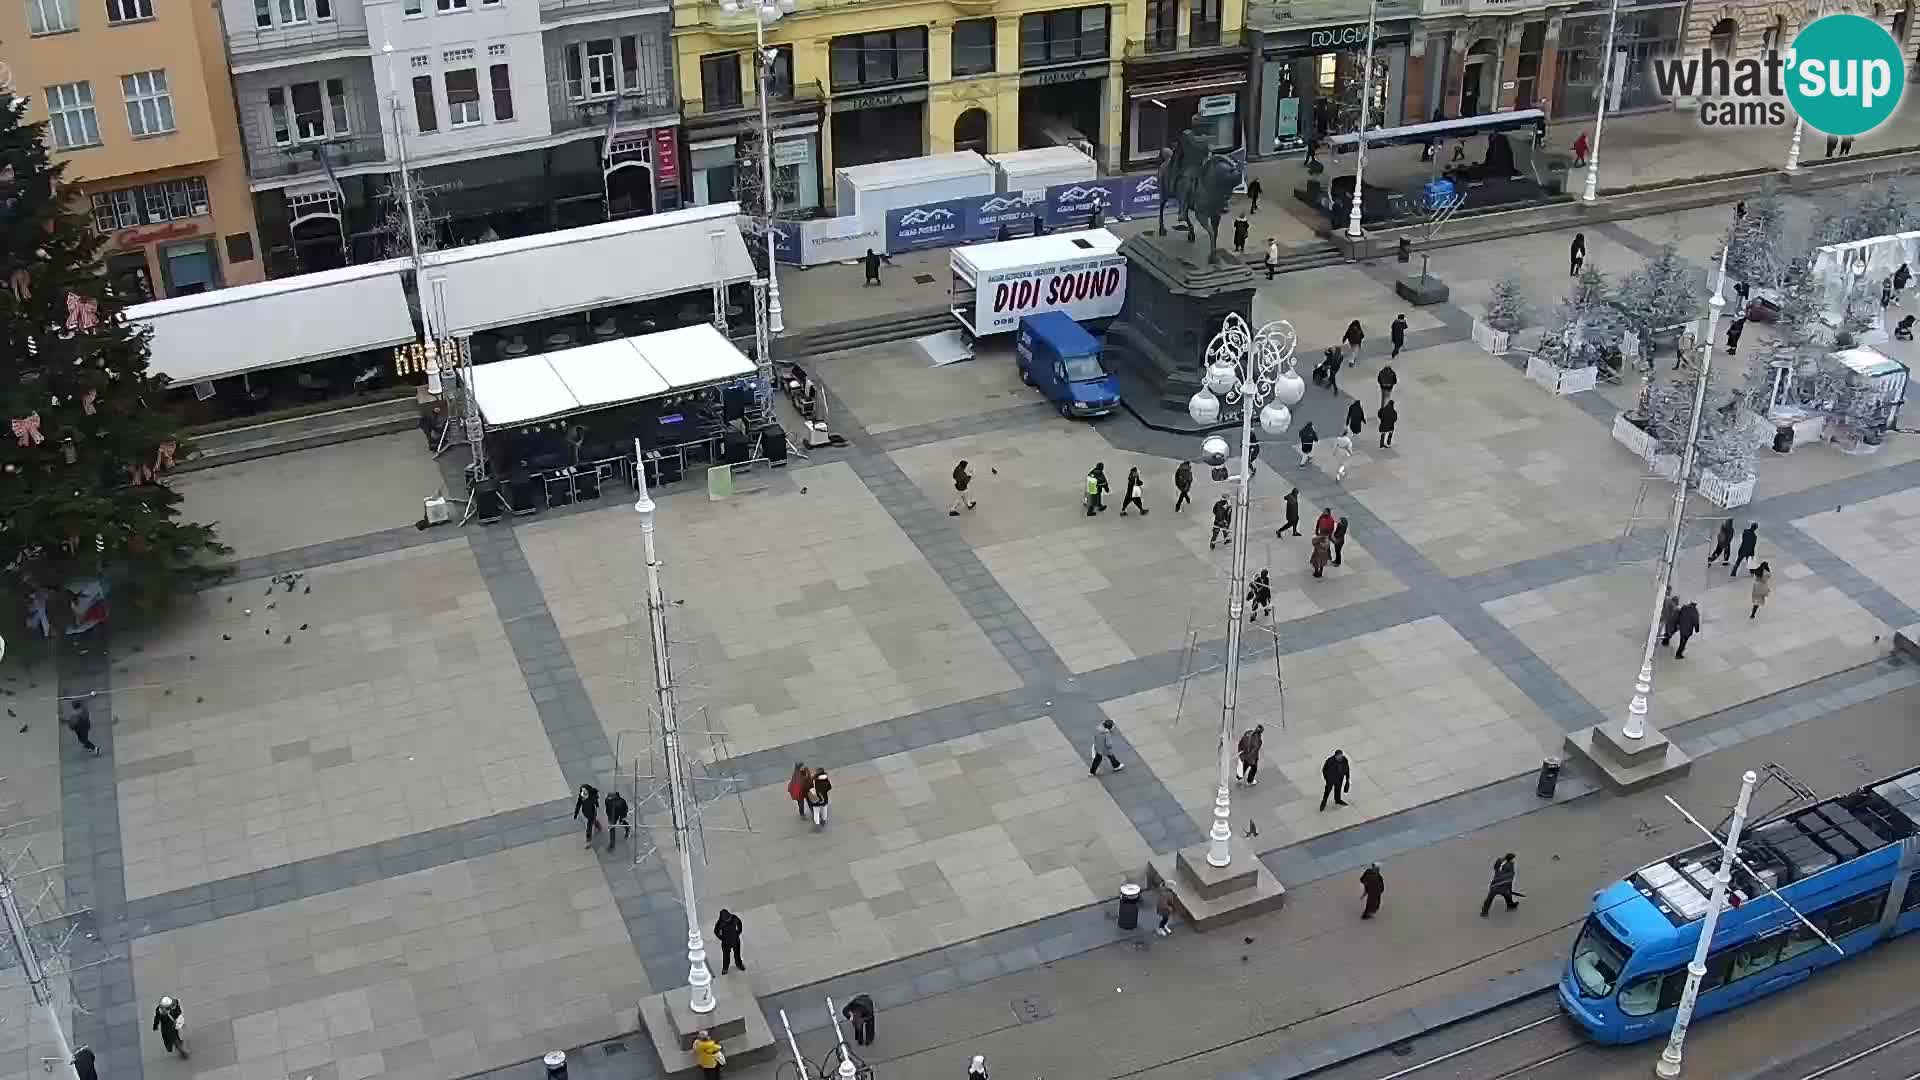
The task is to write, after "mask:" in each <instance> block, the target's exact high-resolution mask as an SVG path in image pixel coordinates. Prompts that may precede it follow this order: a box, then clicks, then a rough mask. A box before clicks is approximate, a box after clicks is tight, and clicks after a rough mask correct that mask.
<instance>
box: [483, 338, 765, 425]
mask: <svg viewBox="0 0 1920 1080" xmlns="http://www.w3.org/2000/svg"><path fill="white" fill-rule="evenodd" d="M753 370H754V368H753V361H751V360H749V359H747V356H746V354H745V353H742V352H741V351H740V350H739V349H736V348H734V346H733V343H732V342H730V341H728V340H727V339H726V338H725V337H723V336H722V335H721V333H720V331H718V330H716V329H714V328H713V326H712V325H711V324H708V323H702V324H700V325H699V326H687V327H682V328H680V329H678V330H663V331H661V332H660V333H657V334H645V335H642V336H640V337H631V338H623V339H621V340H619V341H603V342H597V343H595V344H592V345H582V346H579V347H578V348H573V349H562V350H561V351H559V352H554V353H547V354H546V355H544V356H522V357H518V358H516V359H513V360H500V361H496V362H494V363H491V364H480V365H477V366H476V367H475V368H474V369H473V393H474V398H475V399H476V400H477V401H478V402H479V404H480V416H481V418H482V419H484V420H485V421H486V422H487V424H488V425H489V426H491V427H507V426H511V425H513V424H524V423H528V422H530V421H534V420H544V419H547V418H549V417H555V416H564V415H567V414H569V413H576V412H585V411H587V410H589V409H601V408H606V407H607V406H610V405H621V404H625V403H627V402H630V401H645V400H647V399H648V398H655V397H661V396H663V395H666V394H670V393H675V392H677V391H681V390H691V389H693V388H695V387H700V386H711V385H714V384H716V383H724V382H730V381H732V380H734V379H740V378H744V377H746V376H748V375H751V374H753Z"/></svg>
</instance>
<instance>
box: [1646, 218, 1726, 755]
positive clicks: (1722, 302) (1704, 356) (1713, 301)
mask: <svg viewBox="0 0 1920 1080" xmlns="http://www.w3.org/2000/svg"><path fill="white" fill-rule="evenodd" d="M1730 247H1732V244H1731V243H1728V244H1727V245H1725V246H1723V247H1721V249H1720V269H1719V271H1718V272H1717V273H1716V274H1715V275H1714V279H1713V295H1712V296H1711V297H1709V298H1708V299H1707V306H1708V308H1709V309H1710V314H1709V315H1708V316H1707V340H1706V341H1704V342H1701V344H1700V375H1699V381H1698V382H1697V383H1696V384H1695V385H1694V388H1693V411H1692V413H1691V414H1689V415H1688V417H1687V441H1686V444H1685V445H1684V446H1682V447H1681V448H1680V472H1679V473H1678V474H1677V475H1676V476H1675V477H1674V478H1673V512H1672V514H1670V515H1669V516H1668V518H1667V541H1666V544H1665V546H1664V547H1663V548H1662V549H1661V552H1660V568H1659V570H1658V572H1657V573H1656V574H1655V578H1654V587H1653V618H1652V620H1651V621H1650V622H1649V623H1648V624H1647V647H1646V650H1645V651H1644V652H1642V653H1641V655H1640V678H1639V680H1638V681H1636V682H1635V683H1634V684H1633V700H1632V701H1630V702H1628V703H1627V720H1626V723H1625V724H1623V725H1622V726H1621V728H1620V734H1621V735H1622V736H1624V737H1625V738H1627V739H1629V740H1637V739H1643V738H1645V737H1646V734H1647V695H1648V694H1650V693H1652V691H1653V650H1654V646H1655V645H1656V644H1658V643H1659V640H1660V614H1661V611H1662V610H1663V609H1664V608H1665V607H1666V604H1667V592H1668V590H1669V589H1671V588H1672V586H1673V564H1674V561H1675V560H1677V559H1678V558H1679V557H1680V526H1681V522H1682V520H1683V519H1684V517H1685V515H1686V511H1687V492H1688V489H1689V488H1691V486H1692V484H1693V457H1694V448H1695V445H1696V444H1697V443H1698V442H1699V441H1700V414H1701V413H1702V412H1704V411H1705V409H1706V406H1707V373H1708V372H1710V371H1711V370H1712V369H1713V336H1714V334H1715V333H1716V332H1717V331H1718V330H1719V328H1720V313H1721V311H1722V310H1724V309H1725V308H1726V306H1727V296H1726V292H1727V250H1728V248H1730Z"/></svg>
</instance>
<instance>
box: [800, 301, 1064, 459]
mask: <svg viewBox="0 0 1920 1080" xmlns="http://www.w3.org/2000/svg"><path fill="white" fill-rule="evenodd" d="M959 325H960V324H959V323H954V324H953V329H959ZM803 366H804V367H805V368H806V369H807V370H808V371H810V372H812V373H813V375H814V377H815V378H817V379H819V380H820V381H821V382H823V383H825V384H826V385H827V386H829V387H831V388H832V390H833V395H834V397H836V398H838V399H839V400H840V401H841V402H842V403H843V404H844V405H845V406H846V407H847V408H848V409H850V410H852V412H853V414H854V416H856V417H858V418H859V420H860V423H861V426H863V427H865V428H866V429H867V430H868V431H869V432H871V433H872V434H875V435H882V434H885V433H887V432H889V431H898V430H899V429H901V428H908V427H915V426H918V425H920V424H931V423H935V422H937V421H941V420H954V419H959V418H962V417H969V416H978V415H981V414H984V413H991V412H999V411H1000V410H1002V409H1010V408H1013V407H1014V406H1016V405H1021V404H1025V403H1027V402H1034V401H1040V400H1042V398H1041V397H1040V393H1039V391H1037V390H1033V389H1030V388H1029V387H1027V386H1026V385H1025V384H1024V383H1022V382H1021V381H1020V369H1019V368H1018V366H1016V364H1015V363H1014V357H1013V335H1012V334H1011V333H1008V334H1002V335H997V336H995V337H991V338H987V339H984V340H983V341H982V342H981V343H980V345H979V347H978V352H977V353H976V355H975V358H974V359H972V360H963V361H961V362H960V363H957V364H948V365H946V366H945V367H937V368H936V367H929V366H928V365H927V358H926V356H925V355H924V354H923V353H921V351H920V349H919V348H918V347H917V346H916V345H914V343H913V342H912V341H910V340H909V341H896V342H892V343H889V344H886V345H870V346H868V347H867V348H864V349H851V350H848V351H846V352H838V353H833V354H832V355H830V356H818V357H811V358H808V359H807V360H806V361H805V362H804V364H803ZM827 423H828V426H829V427H831V426H832V424H833V416H832V414H831V413H829V414H828V416H827Z"/></svg>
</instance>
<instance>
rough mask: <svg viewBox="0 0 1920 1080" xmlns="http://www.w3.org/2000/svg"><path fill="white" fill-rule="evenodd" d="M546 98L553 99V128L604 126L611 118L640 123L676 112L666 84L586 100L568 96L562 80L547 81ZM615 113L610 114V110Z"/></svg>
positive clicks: (562, 129)
mask: <svg viewBox="0 0 1920 1080" xmlns="http://www.w3.org/2000/svg"><path fill="white" fill-rule="evenodd" d="M547 100H548V101H549V102H551V103H552V109H551V112H552V114H553V130H554V131H556V132H559V131H579V130H581V129H582V128H605V127H607V126H608V124H609V122H611V123H612V124H614V125H616V126H617V125H620V124H628V123H635V124H637V123H641V122H644V121H647V120H652V119H656V118H658V117H661V116H666V115H669V114H671V113H673V112H675V111H676V110H675V108H674V101H673V91H672V90H671V89H669V88H667V87H664V86H662V87H655V88H653V89H648V90H636V91H633V92H631V93H625V94H620V95H618V96H616V97H603V98H589V99H587V100H584V101H570V100H568V99H567V96H566V90H565V88H564V87H563V86H562V85H561V84H559V83H549V84H548V85H547ZM610 113H611V114H612V115H611V116H609V114H610Z"/></svg>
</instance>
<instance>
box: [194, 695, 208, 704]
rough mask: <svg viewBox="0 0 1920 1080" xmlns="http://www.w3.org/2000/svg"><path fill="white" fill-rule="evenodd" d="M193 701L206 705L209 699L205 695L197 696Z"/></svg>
mask: <svg viewBox="0 0 1920 1080" xmlns="http://www.w3.org/2000/svg"><path fill="white" fill-rule="evenodd" d="M193 703H194V704H195V705H205V704H206V703H207V699H206V698H203V697H197V698H194V699H193Z"/></svg>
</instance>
